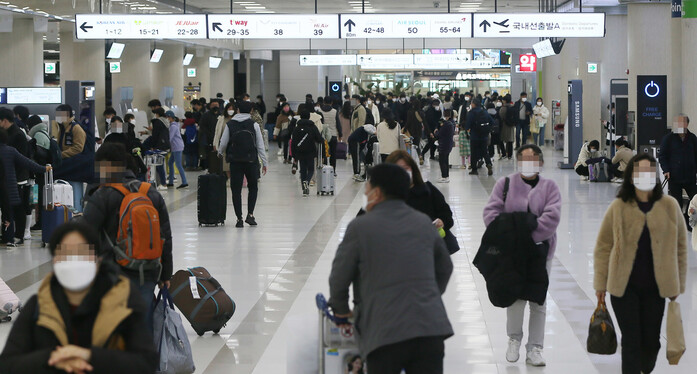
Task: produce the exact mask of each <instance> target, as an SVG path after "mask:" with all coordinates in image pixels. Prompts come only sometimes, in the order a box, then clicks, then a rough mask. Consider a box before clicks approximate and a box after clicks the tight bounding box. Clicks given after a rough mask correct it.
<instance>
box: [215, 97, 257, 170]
mask: <svg viewBox="0 0 697 374" xmlns="http://www.w3.org/2000/svg"><path fill="white" fill-rule="evenodd" d="M252 111H253V110H252ZM235 113H236V108H235V103H234V102H229V103H227V105H225V108H224V109H223V111H222V113H220V115H219V116H218V123H217V124H216V125H215V137H214V138H213V149H215V150H216V151H218V145H219V144H220V138H221V137H222V136H223V131H225V127H227V123H228V122H230V120H231V119H232V117H234V116H235ZM256 123H260V122H256ZM214 160H215V162H216V163H217V165H216V166H215V167H214V168H215V169H216V170H217V171H218V174H220V173H225V174H226V175H227V176H228V178H230V164H228V163H227V162H224V161H223V160H222V159H220V158H219V157H216V158H215V159H214Z"/></svg>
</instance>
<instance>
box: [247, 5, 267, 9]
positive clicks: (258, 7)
mask: <svg viewBox="0 0 697 374" xmlns="http://www.w3.org/2000/svg"><path fill="white" fill-rule="evenodd" d="M244 8H245V9H266V7H265V6H246V7H244Z"/></svg>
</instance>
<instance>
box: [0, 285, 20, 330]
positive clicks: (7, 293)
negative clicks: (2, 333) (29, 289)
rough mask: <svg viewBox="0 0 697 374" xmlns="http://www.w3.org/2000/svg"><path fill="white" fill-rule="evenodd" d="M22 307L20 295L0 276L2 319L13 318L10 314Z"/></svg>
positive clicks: (0, 317)
mask: <svg viewBox="0 0 697 374" xmlns="http://www.w3.org/2000/svg"><path fill="white" fill-rule="evenodd" d="M21 308H22V302H21V301H19V297H17V295H16V294H15V293H14V291H12V290H11V289H10V287H9V286H8V285H7V283H5V281H4V280H2V279H1V278H0V321H2V322H8V321H11V320H12V317H10V315H11V314H12V313H14V312H16V311H18V310H20V309H21Z"/></svg>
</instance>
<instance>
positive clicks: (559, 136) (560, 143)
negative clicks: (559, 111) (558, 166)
mask: <svg viewBox="0 0 697 374" xmlns="http://www.w3.org/2000/svg"><path fill="white" fill-rule="evenodd" d="M554 150H556V151H563V150H564V124H563V123H557V124H556V125H554Z"/></svg>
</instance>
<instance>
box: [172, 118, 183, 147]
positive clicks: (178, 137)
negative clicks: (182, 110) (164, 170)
mask: <svg viewBox="0 0 697 374" xmlns="http://www.w3.org/2000/svg"><path fill="white" fill-rule="evenodd" d="M169 144H170V151H172V152H183V151H184V139H183V138H182V133H181V130H180V128H179V122H171V123H170V124H169Z"/></svg>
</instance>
